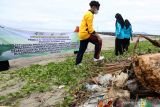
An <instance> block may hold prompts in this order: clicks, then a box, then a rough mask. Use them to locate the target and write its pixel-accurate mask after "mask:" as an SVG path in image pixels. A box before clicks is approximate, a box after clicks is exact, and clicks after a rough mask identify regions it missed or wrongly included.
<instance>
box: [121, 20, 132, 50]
mask: <svg viewBox="0 0 160 107" xmlns="http://www.w3.org/2000/svg"><path fill="white" fill-rule="evenodd" d="M130 38H131V40H132V25H131V23H130V22H129V20H127V19H126V20H125V22H124V41H123V49H124V51H128V47H129V45H130Z"/></svg>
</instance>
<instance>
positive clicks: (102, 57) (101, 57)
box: [93, 56, 104, 62]
mask: <svg viewBox="0 0 160 107" xmlns="http://www.w3.org/2000/svg"><path fill="white" fill-rule="evenodd" d="M103 59H104V56H100V57H99V59H96V58H94V59H93V60H94V62H96V61H101V60H103Z"/></svg>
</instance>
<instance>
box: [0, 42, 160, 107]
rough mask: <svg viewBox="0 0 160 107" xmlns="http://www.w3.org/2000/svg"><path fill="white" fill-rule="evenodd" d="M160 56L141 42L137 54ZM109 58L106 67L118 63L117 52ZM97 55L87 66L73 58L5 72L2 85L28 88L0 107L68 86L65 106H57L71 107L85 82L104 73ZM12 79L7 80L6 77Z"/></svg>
mask: <svg viewBox="0 0 160 107" xmlns="http://www.w3.org/2000/svg"><path fill="white" fill-rule="evenodd" d="M133 47H134V44H131V46H130V48H129V51H128V52H127V53H125V54H124V55H122V56H120V59H121V60H124V59H127V58H128V57H130V56H131V55H132V53H133V52H132V51H133ZM156 52H160V48H157V47H154V46H153V45H152V44H151V43H149V42H146V41H144V42H140V43H139V47H138V49H137V51H136V53H137V54H145V53H156ZM102 55H103V56H105V58H106V60H105V63H111V62H116V61H117V60H119V59H117V57H116V56H115V55H114V50H113V49H111V50H107V51H102ZM92 58H93V53H88V54H85V56H84V58H83V66H75V57H69V58H67V59H66V60H65V61H63V62H58V63H54V62H52V63H48V64H47V65H31V66H30V67H27V68H22V69H20V70H15V71H7V72H1V73H0V77H2V78H1V79H0V81H3V82H5V81H7V80H9V79H14V78H19V80H20V81H24V82H25V83H26V84H25V85H24V86H23V87H22V88H21V90H19V91H18V92H16V93H10V94H8V95H6V96H0V105H15V104H16V102H17V101H19V99H21V98H24V97H27V96H29V95H30V94H32V93H36V92H46V91H51V90H53V86H60V85H64V86H65V91H66V93H67V95H66V97H65V99H64V102H63V104H57V106H62V107H63V106H65V107H67V106H70V104H72V103H73V102H74V100H75V99H74V96H73V94H74V93H76V92H78V91H79V90H82V89H84V84H80V83H83V81H85V80H86V79H87V78H90V77H91V76H94V75H97V74H98V73H99V72H101V69H100V67H99V66H101V65H102V64H101V63H93V61H92ZM5 74H7V75H10V76H8V78H4V77H3V76H2V75H5Z"/></svg>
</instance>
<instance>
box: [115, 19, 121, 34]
mask: <svg viewBox="0 0 160 107" xmlns="http://www.w3.org/2000/svg"><path fill="white" fill-rule="evenodd" d="M120 32H121V25H120V24H119V23H118V22H117V23H116V37H117V36H118V35H120Z"/></svg>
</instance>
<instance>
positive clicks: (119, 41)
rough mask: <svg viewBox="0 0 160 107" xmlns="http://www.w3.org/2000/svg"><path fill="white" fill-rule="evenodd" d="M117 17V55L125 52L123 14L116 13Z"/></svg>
mask: <svg viewBox="0 0 160 107" xmlns="http://www.w3.org/2000/svg"><path fill="white" fill-rule="evenodd" d="M115 18H116V24H115V27H116V31H115V35H116V40H115V55H116V56H118V55H119V54H120V55H122V54H123V39H124V20H123V17H122V16H121V14H119V13H117V14H116V15H115Z"/></svg>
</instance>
